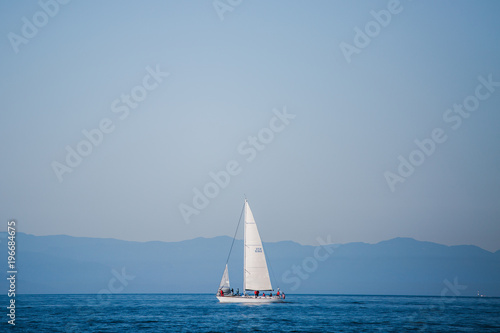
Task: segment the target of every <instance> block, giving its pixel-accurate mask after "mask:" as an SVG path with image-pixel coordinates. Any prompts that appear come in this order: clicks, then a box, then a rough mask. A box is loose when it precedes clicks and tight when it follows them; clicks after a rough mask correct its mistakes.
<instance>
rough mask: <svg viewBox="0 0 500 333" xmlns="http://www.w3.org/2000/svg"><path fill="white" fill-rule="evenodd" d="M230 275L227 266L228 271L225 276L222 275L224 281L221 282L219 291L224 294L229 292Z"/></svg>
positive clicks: (225, 271)
mask: <svg viewBox="0 0 500 333" xmlns="http://www.w3.org/2000/svg"><path fill="white" fill-rule="evenodd" d="M229 287H230V286H229V273H228V272H227V264H226V269H225V270H224V274H222V280H220V285H219V289H222V291H223V292H224V293H226V292H227V291H229Z"/></svg>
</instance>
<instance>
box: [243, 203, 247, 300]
mask: <svg viewBox="0 0 500 333" xmlns="http://www.w3.org/2000/svg"><path fill="white" fill-rule="evenodd" d="M247 205H248V203H247V197H246V196H245V204H244V207H243V220H244V222H243V293H245V291H246V290H247V273H246V269H247V226H246V216H247Z"/></svg>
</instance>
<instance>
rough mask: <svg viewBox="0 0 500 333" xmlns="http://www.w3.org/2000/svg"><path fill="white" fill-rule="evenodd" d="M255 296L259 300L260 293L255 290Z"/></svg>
mask: <svg viewBox="0 0 500 333" xmlns="http://www.w3.org/2000/svg"><path fill="white" fill-rule="evenodd" d="M253 294H254V295H255V298H257V297H258V296H259V291H258V290H255V291H254V292H253Z"/></svg>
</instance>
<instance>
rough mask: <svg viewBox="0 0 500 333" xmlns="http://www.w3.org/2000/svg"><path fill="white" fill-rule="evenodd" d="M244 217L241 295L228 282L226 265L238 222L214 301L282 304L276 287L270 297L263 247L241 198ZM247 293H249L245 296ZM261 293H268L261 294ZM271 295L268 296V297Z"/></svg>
mask: <svg viewBox="0 0 500 333" xmlns="http://www.w3.org/2000/svg"><path fill="white" fill-rule="evenodd" d="M242 214H243V216H244V219H243V220H244V245H243V247H244V257H243V266H244V267H243V294H239V293H237V294H234V293H233V291H232V289H231V286H230V283H229V273H228V269H227V263H228V261H229V256H230V255H231V250H232V248H233V245H234V239H235V238H236V233H237V232H238V227H239V224H240V222H241V217H240V221H239V222H238V227H237V228H236V233H235V237H233V243H232V244H231V249H230V250H229V256H228V259H227V261H226V268H225V269H224V273H223V274H222V279H221V282H220V284H219V289H218V291H217V299H218V300H219V302H221V303H282V302H284V301H285V294H283V293H282V292H281V293H280V290H279V288H278V292H277V293H276V294H274V295H272V293H270V292H272V291H273V287H272V285H271V279H270V278H269V270H268V269H267V262H266V255H265V254H264V247H263V246H262V240H261V239H260V235H259V230H258V229H257V224H256V223H255V219H254V217H253V214H252V211H251V210H250V206H249V205H248V201H247V199H246V198H245V204H244V206H243V212H242ZM255 291H259V292H263V294H260V293H259V294H257V295H256V294H255ZM248 292H250V294H248ZM265 292H268V293H267V294H265ZM271 295H272V296H271Z"/></svg>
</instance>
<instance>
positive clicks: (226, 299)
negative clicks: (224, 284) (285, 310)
mask: <svg viewBox="0 0 500 333" xmlns="http://www.w3.org/2000/svg"><path fill="white" fill-rule="evenodd" d="M216 297H217V299H218V300H219V302H221V303H253V304H262V303H284V302H285V300H284V299H283V298H281V297H278V296H273V297H262V296H259V297H255V296H222V297H221V296H216Z"/></svg>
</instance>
